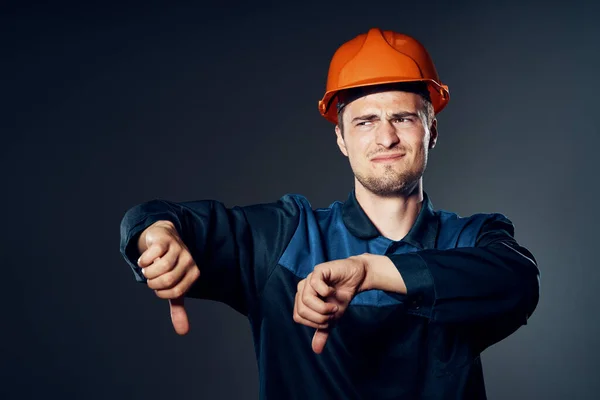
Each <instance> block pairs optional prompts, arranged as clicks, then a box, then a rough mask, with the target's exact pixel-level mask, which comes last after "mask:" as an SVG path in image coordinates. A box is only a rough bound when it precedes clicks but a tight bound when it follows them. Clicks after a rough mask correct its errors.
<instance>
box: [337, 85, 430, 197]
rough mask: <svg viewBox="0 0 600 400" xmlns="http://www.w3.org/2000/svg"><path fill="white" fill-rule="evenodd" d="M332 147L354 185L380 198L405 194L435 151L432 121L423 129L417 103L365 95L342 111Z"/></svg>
mask: <svg viewBox="0 0 600 400" xmlns="http://www.w3.org/2000/svg"><path fill="white" fill-rule="evenodd" d="M342 117H343V127H344V135H343V137H342V133H341V130H340V128H339V126H336V128H335V131H336V134H337V143H338V146H339V147H340V150H341V151H342V153H343V154H344V155H345V156H346V157H348V159H349V161H350V167H351V168H352V171H353V172H354V176H355V177H356V180H357V181H358V184H361V185H362V186H364V187H365V188H366V189H367V190H369V191H370V192H372V193H374V194H377V195H380V196H392V195H396V194H409V193H410V192H411V191H412V190H414V188H415V186H416V184H417V183H418V182H419V180H420V179H421V177H422V175H423V172H424V171H425V167H426V165H427V158H428V154H429V149H430V148H433V147H434V146H435V142H436V140H437V129H436V121H435V119H434V120H433V121H432V123H431V126H430V127H428V126H427V125H426V124H427V119H426V110H425V108H424V107H423V100H422V98H421V97H420V96H419V95H418V94H415V93H408V92H400V91H389V92H380V93H374V94H369V95H367V96H364V97H361V98H359V99H357V100H355V101H353V102H351V103H350V104H348V105H347V106H346V107H345V109H344V111H343V116H342Z"/></svg>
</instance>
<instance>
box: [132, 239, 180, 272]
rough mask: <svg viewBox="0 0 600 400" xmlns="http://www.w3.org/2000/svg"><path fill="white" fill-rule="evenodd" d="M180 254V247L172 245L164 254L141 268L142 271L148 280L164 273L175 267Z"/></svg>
mask: <svg viewBox="0 0 600 400" xmlns="http://www.w3.org/2000/svg"><path fill="white" fill-rule="evenodd" d="M180 255H181V248H178V247H177V246H172V247H171V248H170V249H169V251H167V253H166V254H165V255H163V256H162V257H159V258H157V259H155V260H154V262H153V263H151V264H150V265H149V266H147V267H145V268H142V273H143V274H144V276H145V277H146V279H148V280H151V279H154V278H156V277H158V276H161V275H163V274H166V273H167V272H169V271H172V270H174V269H175V267H176V266H177V263H178V262H179V258H180Z"/></svg>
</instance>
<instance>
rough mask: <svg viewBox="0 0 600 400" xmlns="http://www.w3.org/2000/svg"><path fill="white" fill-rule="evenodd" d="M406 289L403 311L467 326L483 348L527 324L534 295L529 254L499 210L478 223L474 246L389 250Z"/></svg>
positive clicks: (532, 262) (536, 273) (535, 281)
mask: <svg viewBox="0 0 600 400" xmlns="http://www.w3.org/2000/svg"><path fill="white" fill-rule="evenodd" d="M390 259H391V260H392V262H393V263H394V264H395V266H396V267H397V268H398V270H399V272H400V274H401V275H402V278H403V279H404V282H405V284H406V288H407V294H406V296H405V299H404V300H405V302H406V303H407V307H408V309H407V312H408V313H411V314H414V315H420V316H423V317H426V318H429V319H430V320H431V321H435V322H439V323H445V324H460V325H461V326H463V327H469V328H470V331H471V332H472V333H475V336H477V337H478V338H479V339H478V340H480V341H481V347H482V348H485V347H487V346H489V345H491V344H493V343H495V342H497V341H500V340H502V339H503V338H505V337H507V336H508V335H510V334H511V333H512V332H514V331H516V330H517V329H518V328H519V327H520V326H522V325H525V324H526V323H527V320H528V318H529V317H530V316H531V314H532V313H533V311H534V310H535V308H536V306H537V303H538V300H539V270H538V267H537V264H536V261H535V259H534V257H533V255H532V254H531V253H530V252H529V251H528V250H527V249H526V248H524V247H523V246H520V245H519V244H518V243H517V242H516V240H515V239H514V227H513V224H512V223H511V221H510V220H508V219H507V218H506V217H504V216H503V215H501V214H493V215H492V217H490V218H489V219H488V220H487V221H486V222H485V223H484V224H483V226H482V228H481V229H480V231H479V234H478V236H477V240H476V243H475V246H473V247H462V248H454V249H448V250H422V251H418V252H415V253H408V254H399V255H391V256H390Z"/></svg>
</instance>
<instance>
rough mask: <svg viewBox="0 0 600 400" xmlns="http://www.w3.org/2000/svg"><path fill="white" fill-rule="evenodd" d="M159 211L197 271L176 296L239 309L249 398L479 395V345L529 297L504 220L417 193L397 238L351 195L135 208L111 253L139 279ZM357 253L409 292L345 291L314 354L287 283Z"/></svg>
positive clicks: (500, 332) (521, 256)
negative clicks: (382, 263) (246, 328)
mask: <svg viewBox="0 0 600 400" xmlns="http://www.w3.org/2000/svg"><path fill="white" fill-rule="evenodd" d="M161 219H166V220H170V221H172V222H173V223H174V224H175V226H176V228H177V230H178V232H179V234H180V236H181V238H182V240H183V241H184V243H185V244H186V245H187V246H188V248H189V249H190V252H191V253H192V256H193V257H194V260H195V261H196V263H197V265H198V267H199V268H200V270H201V272H202V274H201V278H200V279H199V280H198V281H197V282H196V283H195V284H194V286H193V287H192V288H191V290H190V291H189V292H188V293H187V294H186V296H187V297H192V298H200V299H213V300H217V301H221V302H223V303H225V304H228V305H230V306H231V307H233V308H234V309H236V310H237V311H239V312H240V313H242V314H243V315H245V316H247V317H248V319H249V322H250V324H251V328H252V335H253V340H254V346H255V351H256V357H257V363H258V368H259V377H260V398H261V399H485V398H486V395H485V386H484V380H483V372H482V365H481V359H480V354H481V352H482V351H484V350H485V349H486V348H487V347H489V346H491V345H493V344H494V343H497V342H498V341H500V340H502V339H504V338H505V337H506V336H508V335H510V334H511V333H513V332H514V331H515V330H516V329H518V328H519V327H520V326H522V325H524V324H526V323H527V319H528V318H529V316H530V315H531V314H532V312H533V311H534V309H535V307H536V305H537V302H538V297H539V270H538V268H537V265H536V263H535V259H534V257H533V255H532V254H531V253H530V252H529V251H528V250H527V249H526V248H524V247H523V246H521V245H519V244H518V243H517V242H516V240H515V239H514V227H513V225H512V223H511V222H510V220H508V218H506V216H504V215H502V214H497V213H496V214H493V213H490V214H484V213H482V214H475V215H472V216H469V217H460V216H459V215H457V214H455V213H451V212H447V211H443V210H438V211H435V210H434V208H433V205H432V203H431V201H430V199H429V197H428V195H427V193H424V201H423V203H422V206H421V210H420V212H419V214H418V216H417V219H416V221H415V223H414V224H413V226H412V228H411V229H410V231H409V233H408V234H407V235H406V236H405V237H404V238H403V239H402V240H399V241H393V240H390V239H388V238H385V237H383V236H381V235H380V233H379V232H378V230H377V229H376V227H375V226H374V225H373V223H372V222H371V221H370V220H369V218H368V217H367V215H366V214H365V213H364V211H363V210H362V208H361V206H360V204H359V203H358V201H357V199H356V197H355V194H354V192H351V193H350V195H349V196H348V199H347V201H345V202H335V203H333V204H331V205H330V206H329V207H327V208H322V209H316V210H315V209H312V207H311V205H310V203H309V202H308V200H307V199H306V198H304V197H303V196H300V195H286V196H284V197H282V198H281V199H280V200H279V201H278V202H275V203H268V204H259V205H252V206H246V207H231V208H228V207H225V206H224V205H223V204H222V203H220V202H216V201H213V200H204V201H194V202H183V203H175V202H169V201H165V200H153V201H150V202H147V203H143V204H140V205H138V206H135V207H133V208H132V209H130V210H128V212H127V213H126V214H125V216H124V217H123V220H122V222H121V253H122V254H123V256H124V258H125V260H126V261H127V263H128V264H129V265H130V267H131V268H132V270H133V271H134V274H135V276H136V279H137V280H138V281H140V282H144V281H145V279H144V277H143V275H142V274H141V271H140V269H139V267H138V266H137V265H136V264H135V263H136V260H137V257H139V253H138V251H137V247H136V243H137V237H138V236H139V234H140V233H141V232H142V231H143V229H145V228H146V227H148V226H150V225H151V224H152V223H154V222H156V221H158V220H161ZM363 253H372V254H379V255H385V256H388V257H389V258H390V260H392V262H393V263H394V265H395V266H396V268H398V271H399V272H400V274H401V276H402V278H403V279H404V282H405V284H406V288H407V293H406V294H399V293H392V292H384V291H381V290H370V291H365V292H362V293H359V294H357V295H356V296H355V298H354V299H353V300H352V302H351V304H350V307H349V308H348V310H347V311H346V313H345V314H344V316H343V317H342V318H341V319H340V320H339V321H337V322H336V324H335V326H334V327H333V329H332V330H331V332H330V337H329V340H328V342H327V345H326V347H325V350H324V352H323V353H322V354H320V355H317V354H314V353H313V352H312V349H311V341H312V336H313V335H314V329H311V328H308V327H306V326H303V325H301V324H297V323H295V322H294V321H293V317H292V315H293V308H294V299H295V294H296V288H297V285H298V283H299V282H300V281H301V280H302V279H304V278H305V277H306V276H307V275H308V274H310V273H311V272H312V270H313V269H314V267H315V266H316V265H318V264H320V263H322V262H326V261H331V260H337V259H344V258H348V257H351V256H354V255H359V254H363Z"/></svg>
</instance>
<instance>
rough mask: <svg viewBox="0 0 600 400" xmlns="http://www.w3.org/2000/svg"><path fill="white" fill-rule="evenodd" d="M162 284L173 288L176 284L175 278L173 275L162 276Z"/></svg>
mask: <svg viewBox="0 0 600 400" xmlns="http://www.w3.org/2000/svg"><path fill="white" fill-rule="evenodd" d="M161 280H162V284H163V286H165V287H171V286H173V283H175V278H174V277H173V275H170V274H169V275H163V276H162V279H161Z"/></svg>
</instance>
